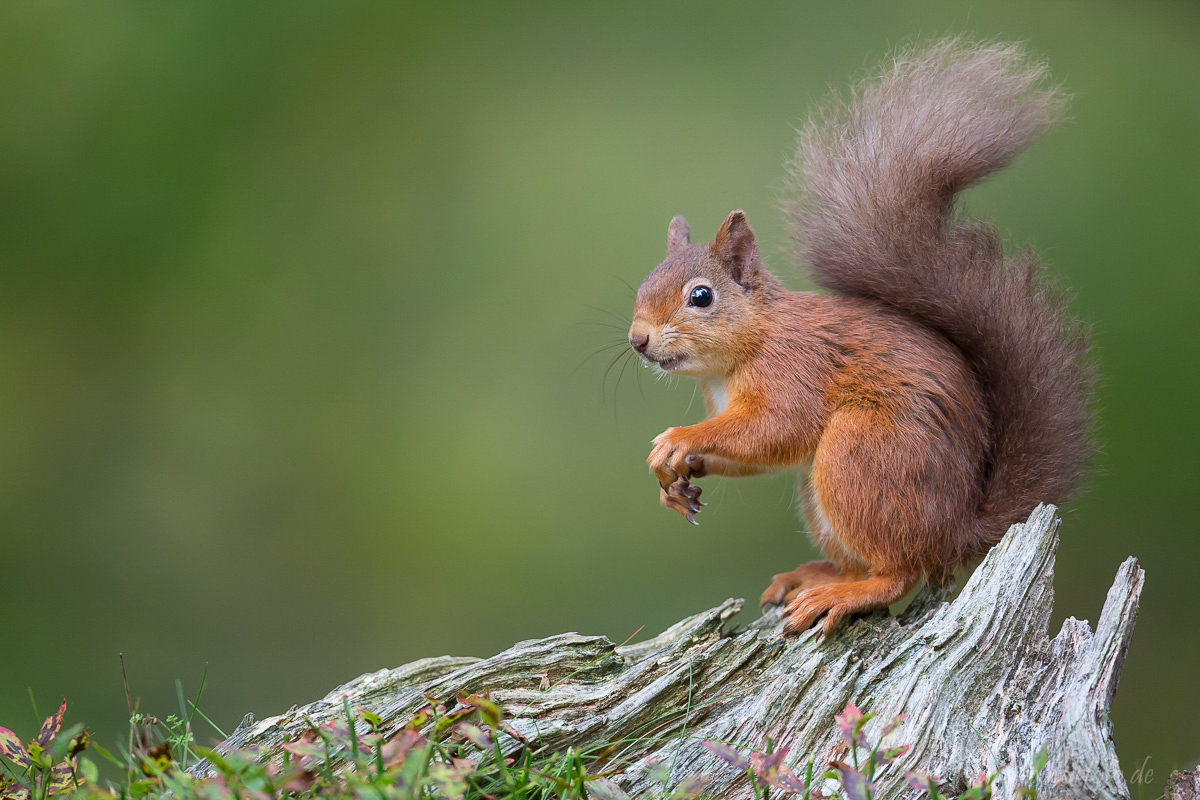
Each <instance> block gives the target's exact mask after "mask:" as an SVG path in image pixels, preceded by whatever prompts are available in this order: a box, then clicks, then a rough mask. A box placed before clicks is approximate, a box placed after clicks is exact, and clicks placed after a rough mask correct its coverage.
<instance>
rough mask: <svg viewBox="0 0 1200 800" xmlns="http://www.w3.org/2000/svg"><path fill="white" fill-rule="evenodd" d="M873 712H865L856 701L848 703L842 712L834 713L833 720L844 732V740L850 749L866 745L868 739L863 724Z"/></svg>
mask: <svg viewBox="0 0 1200 800" xmlns="http://www.w3.org/2000/svg"><path fill="white" fill-rule="evenodd" d="M871 716H872V715H871V714H863V713H862V712H861V711H859V710H858V706H856V705H854V703H846V707H845V709H843V710H842V713H841V714H834V715H833V721H834V722H836V723H837V726H838V730H840V731H841V732H842V741H844V742H845V743H846V746H847V747H849V748H850V749H852V750H853V749H854V748H855V747H866V746H867V739H866V737H865V736H863V733H862V726H863V725H864V724H865V723H866V721H867V720H869V719H870V718H871Z"/></svg>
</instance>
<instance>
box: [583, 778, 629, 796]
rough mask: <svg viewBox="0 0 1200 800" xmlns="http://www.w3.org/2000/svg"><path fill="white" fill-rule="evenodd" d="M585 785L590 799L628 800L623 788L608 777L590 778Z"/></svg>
mask: <svg viewBox="0 0 1200 800" xmlns="http://www.w3.org/2000/svg"><path fill="white" fill-rule="evenodd" d="M586 786H587V796H588V797H590V798H592V800H629V795H627V794H626V793H625V790H624V789H622V788H621V787H620V786H617V785H616V784H615V783H613V782H612V781H610V780H609V779H608V778H592V779H591V780H589V781H588V782H587V784H586Z"/></svg>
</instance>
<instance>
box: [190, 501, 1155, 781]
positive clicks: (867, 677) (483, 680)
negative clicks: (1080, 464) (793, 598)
mask: <svg viewBox="0 0 1200 800" xmlns="http://www.w3.org/2000/svg"><path fill="white" fill-rule="evenodd" d="M1058 527H1059V520H1058V518H1057V517H1056V516H1055V508H1054V507H1053V506H1042V507H1039V508H1037V509H1036V510H1035V511H1034V512H1033V514H1032V515H1031V516H1030V517H1029V520H1028V522H1026V523H1024V524H1023V525H1014V526H1013V527H1012V529H1011V530H1010V531H1009V532H1008V535H1007V536H1005V538H1004V540H1003V541H1002V542H1001V543H1000V544H998V545H997V546H996V547H995V548H994V549H993V550H992V551H991V552H990V553H989V554H988V555H987V557H986V558H985V559H984V560H983V562H982V563H981V564H980V566H979V567H978V568H977V569H976V570H975V572H974V574H972V575H971V577H970V578H969V580H967V582H966V585H965V587H964V588H963V590H962V592H961V593H960V594H959V595H958V596H957V597H956V598H954V599H953V600H950V599H948V598H949V596H950V592H949V590H946V589H940V590H939V589H935V588H930V587H926V588H925V589H922V590H921V591H920V592H919V593H918V595H917V597H916V598H915V599H914V601H913V602H912V604H910V606H909V607H908V609H907V610H905V611H904V612H903V613H901V614H900V615H899V616H896V617H890V616H887V615H885V614H876V615H873V616H870V617H867V618H863V619H860V620H857V621H854V622H853V623H851V624H849V625H844V626H843V628H842V629H841V630H839V631H838V632H837V633H836V634H835V635H833V636H832V637H829V638H820V637H818V635H817V633H816V631H815V630H814V631H809V632H807V633H805V634H803V635H800V636H797V637H788V638H785V637H783V636H782V635H781V631H782V621H781V617H780V614H779V612H778V611H772V612H769V613H767V614H765V615H763V616H762V617H761V618H759V619H757V620H755V621H754V622H751V623H750V624H748V625H746V626H745V627H744V628H741V629H735V628H731V627H730V626H728V625H727V624H726V623H727V621H728V620H729V618H730V617H732V616H733V615H734V614H736V613H737V612H738V611H739V610H740V609H741V607H742V601H741V600H728V601H726V602H725V603H723V604H721V605H720V606H718V607H717V608H714V609H711V610H709V611H706V612H704V613H701V614H697V615H695V616H692V617H689V618H687V619H685V620H683V621H682V622H679V623H677V624H676V625H674V626H672V627H671V628H670V629H668V630H667V631H665V632H663V633H662V634H660V635H658V636H656V637H654V638H653V639H650V640H648V641H645V642H639V643H635V644H629V645H625V646H620V647H618V646H615V645H614V644H613V643H612V642H610V641H609V640H608V639H606V638H604V637H602V636H582V635H579V634H577V633H566V634H562V635H559V636H552V637H550V638H547V639H541V640H536V641H527V642H521V643H518V644H516V645H514V646H512V647H511V648H509V649H508V650H506V651H504V652H503V653H500V654H499V655H496V656H493V657H492V658H488V659H482V660H481V659H475V658H450V657H444V658H430V659H424V660H421V661H416V662H414V663H412V664H408V665H406V666H402V667H398V668H396V669H391V670H381V671H379V672H375V673H372V674H368V675H363V676H361V677H359V678H358V679H356V680H354V681H351V682H350V683H347V684H346V685H344V686H341V687H339V688H337V689H335V690H334V691H333V692H331V693H330V694H329V695H328V696H327V697H325V698H324V699H322V700H318V701H316V702H315V703H310V704H308V705H306V706H302V707H294V708H292V709H291V710H289V711H288V712H287V713H285V714H282V715H280V716H278V717H272V718H270V719H264V720H260V721H254V720H253V719H251V718H247V720H246V721H245V722H243V724H242V725H241V726H240V727H239V728H238V730H237V731H235V732H234V733H233V734H232V735H231V736H230V737H229V738H228V739H227V740H226V741H225V742H224V743H223V745H222V747H224V748H233V747H247V746H258V747H260V748H262V752H264V753H265V754H266V755H267V757H270V756H271V755H272V754H275V753H277V752H278V747H279V745H280V744H281V743H283V742H285V741H288V740H291V739H294V738H296V737H299V736H300V735H301V733H302V732H303V731H304V730H305V729H306V728H307V727H308V726H309V724H310V723H321V722H324V721H327V720H330V719H333V718H337V717H340V716H342V715H343V698H348V699H349V702H350V705H351V706H352V707H353V708H355V709H359V708H365V709H368V710H370V711H373V712H374V713H376V714H378V715H380V716H381V717H383V719H384V720H385V728H386V729H387V730H388V731H389V732H393V731H396V730H398V729H399V728H401V727H402V726H404V724H405V723H406V722H408V720H409V719H410V718H411V717H412V715H413V713H414V712H415V711H416V710H417V709H418V708H420V707H421V706H422V705H423V704H424V703H425V702H426V701H425V699H424V697H423V696H422V695H423V694H425V695H432V696H435V697H438V698H447V699H449V698H453V697H454V696H455V695H456V694H457V693H459V692H482V691H489V692H491V695H492V698H493V699H494V700H496V701H497V702H499V703H500V704H501V705H502V706H503V707H504V708H505V710H506V712H507V713H508V714H510V715H512V716H513V720H512V725H513V727H514V728H516V729H517V731H518V732H519V733H521V734H523V735H524V736H525V737H526V738H528V739H530V740H533V741H536V742H539V743H541V744H543V745H546V746H548V747H551V748H565V747H567V746H574V747H576V748H585V747H590V746H594V745H599V744H603V743H606V742H616V741H618V740H620V741H624V742H625V744H624V745H622V746H621V748H620V749H619V751H618V752H617V753H616V754H615V757H613V758H610V760H609V762H608V764H607V765H606V769H609V770H611V769H612V765H613V764H614V763H624V764H628V767H627V768H626V769H625V770H624V771H623V773H622V774H620V775H619V776H617V777H616V778H615V780H616V782H617V783H618V784H620V785H621V786H622V787H623V788H624V789H625V790H626V791H627V792H629V793H630V794H631V795H635V796H636V795H637V794H638V793H640V792H643V791H645V790H647V789H648V788H650V784H649V782H650V780H651V778H650V773H651V772H652V770H650V765H652V764H656V763H657V764H665V765H667V766H668V767H669V769H670V770H671V779H670V780H671V782H672V784H671V785H673V782H674V781H678V780H681V779H682V778H684V777H685V776H688V775H690V774H693V773H697V772H699V773H703V774H704V775H706V776H708V787H707V789H706V793H707V794H711V795H712V796H717V797H729V798H741V797H749V796H751V795H752V791H751V788H750V783H749V779H748V777H747V776H746V774H745V772H741V771H738V770H737V769H736V768H734V767H733V766H731V765H730V764H727V763H725V762H724V761H721V760H719V759H717V758H716V757H714V756H713V755H712V754H711V753H710V752H709V751H708V750H707V749H705V748H704V747H703V746H702V744H701V743H702V742H703V741H705V740H721V741H726V742H738V743H742V744H745V745H749V746H752V747H754V748H757V749H763V748H765V746H766V744H767V740H768V738H769V739H770V740H772V741H773V742H774V743H775V746H776V747H782V746H788V747H790V751H789V753H790V755H789V758H788V761H789V762H791V763H798V764H799V765H801V767H802V766H803V764H804V763H805V762H806V761H807V758H808V757H809V756H810V755H811V756H813V757H814V758H815V759H816V763H817V764H818V765H819V766H824V764H825V763H826V762H827V761H829V760H830V759H833V758H842V759H845V758H846V748H845V745H844V744H843V743H842V740H841V736H840V734H839V732H838V731H837V730H836V728H835V727H834V725H833V716H834V714H835V713H837V712H840V711H841V710H842V709H843V707H844V706H845V705H846V703H847V702H854V703H855V704H856V705H857V706H859V707H860V708H862V709H864V710H865V711H870V712H874V713H875V714H876V715H877V718H876V719H874V720H872V721H871V722H869V723H868V724H867V728H866V733H867V737H868V739H869V740H871V741H875V740H877V739H878V737H879V734H880V729H881V726H882V724H883V720H885V719H888V718H890V717H891V716H893V715H896V714H908V715H909V716H908V719H907V720H906V721H905V723H904V724H903V726H902V727H901V728H900V729H899V731H897V732H896V733H894V734H892V735H891V737H890V738H889V741H890V742H893V743H896V744H900V743H906V744H911V745H912V749H911V750H910V751H909V752H908V753H907V754H906V755H905V756H904V758H903V759H901V761H900V762H899V764H897V765H893V766H892V767H889V768H887V769H886V770H885V771H884V772H883V773H882V774H881V775H880V776H879V777H878V779H877V781H876V785H877V787H878V792H877V795H876V796H879V797H913V796H916V794H917V792H916V791H915V790H913V789H912V788H910V787H909V786H908V785H907V784H906V783H905V782H904V779H903V770H904V769H906V768H911V769H919V770H921V771H923V772H925V773H928V774H930V775H933V776H936V777H937V779H938V782H939V784H940V785H941V786H942V787H943V788H944V790H945V791H947V792H952V793H953V792H959V791H963V790H964V789H966V788H967V786H968V785H969V784H970V783H971V782H973V780H974V779H975V777H976V776H977V775H978V774H979V773H981V772H984V773H991V772H993V771H995V770H996V769H998V768H1002V771H1001V775H1000V778H999V779H998V781H997V783H996V784H995V787H994V788H995V791H996V796H998V797H1006V798H1010V797H1015V796H1016V794H1015V792H1016V789H1017V787H1019V786H1022V785H1027V784H1028V783H1029V781H1030V780H1031V779H1032V777H1033V772H1034V762H1035V754H1036V753H1037V752H1038V751H1039V750H1045V751H1049V758H1048V761H1047V763H1046V766H1045V768H1044V770H1042V771H1041V773H1040V775H1038V778H1037V788H1038V790H1039V796H1041V797H1044V798H1053V797H1070V798H1092V797H1105V798H1107V797H1115V798H1127V797H1128V796H1129V793H1128V789H1127V787H1126V784H1125V780H1124V778H1123V776H1122V773H1121V770H1120V769H1119V766H1118V764H1117V758H1116V753H1115V751H1114V749H1113V743H1112V729H1111V724H1110V722H1109V718H1108V712H1109V707H1110V704H1111V702H1112V698H1113V693H1114V692H1115V691H1116V688H1117V681H1118V678H1119V677H1120V672H1121V665H1122V663H1123V661H1124V658H1125V653H1126V651H1127V649H1128V647H1129V642H1130V638H1131V637H1132V635H1133V628H1134V622H1135V620H1136V617H1137V607H1138V598H1139V596H1140V594H1141V590H1142V583H1143V578H1144V573H1143V571H1142V570H1141V569H1140V568H1139V567H1138V563H1137V561H1136V559H1134V558H1129V559H1127V560H1126V561H1125V562H1124V563H1123V564H1122V565H1121V566H1120V568H1119V569H1118V571H1117V576H1116V580H1115V581H1114V582H1113V585H1112V588H1111V589H1109V592H1108V598H1107V600H1106V601H1105V603H1104V608H1103V611H1102V612H1101V614H1100V620H1099V622H1098V624H1097V626H1096V631H1095V633H1093V632H1092V631H1091V629H1090V628H1089V627H1088V625H1087V623H1086V622H1084V621H1079V620H1076V619H1074V618H1068V619H1067V620H1066V621H1065V622H1064V623H1063V625H1062V629H1061V630H1060V631H1059V633H1058V635H1057V636H1056V637H1055V638H1053V639H1050V638H1049V637H1048V635H1047V628H1048V624H1049V619H1050V612H1051V607H1052V604H1053V587H1052V578H1053V571H1054V558H1055V552H1056V549H1057V545H1058ZM504 742H505V744H506V745H507V746H510V747H512V748H516V747H517V746H518V743H517V741H516V740H513V739H505V740H504ZM610 755H611V754H610ZM206 770H207V765H205V764H201V765H199V766H198V767H197V768H196V772H197V773H199V774H204V773H205V771H206Z"/></svg>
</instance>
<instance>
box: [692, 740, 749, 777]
mask: <svg viewBox="0 0 1200 800" xmlns="http://www.w3.org/2000/svg"><path fill="white" fill-rule="evenodd" d="M700 744H701V745H702V746H703V747H704V749H706V750H708V752H710V753H712V754H713V755H714V756H716V757H717V758H719V759H721V760H722V761H724V762H726V763H728V764H732V765H733V766H734V767H735V768H736V769H740V770H746V769H750V759H749V758H747V757H746V756H744V755H742V751H741V749H739V748H737V747H734V746H733V745H729V744H725V743H724V742H701V743H700Z"/></svg>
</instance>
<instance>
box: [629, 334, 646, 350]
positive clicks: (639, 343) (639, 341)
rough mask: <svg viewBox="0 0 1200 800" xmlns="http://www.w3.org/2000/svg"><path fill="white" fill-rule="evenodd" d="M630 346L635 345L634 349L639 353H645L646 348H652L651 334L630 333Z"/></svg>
mask: <svg viewBox="0 0 1200 800" xmlns="http://www.w3.org/2000/svg"><path fill="white" fill-rule="evenodd" d="M629 344H631V345H633V349H634V350H637V351H638V352H639V353H645V352H646V348H647V347H649V346H650V334H648V333H630V334H629Z"/></svg>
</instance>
